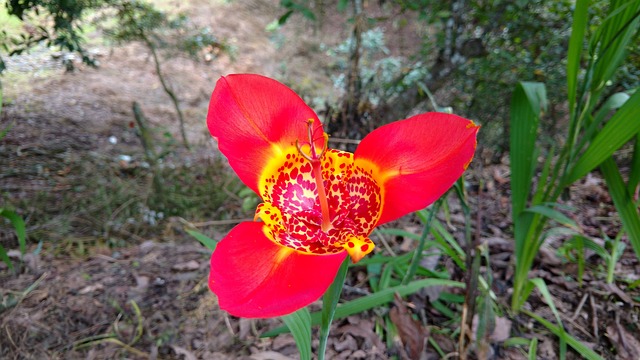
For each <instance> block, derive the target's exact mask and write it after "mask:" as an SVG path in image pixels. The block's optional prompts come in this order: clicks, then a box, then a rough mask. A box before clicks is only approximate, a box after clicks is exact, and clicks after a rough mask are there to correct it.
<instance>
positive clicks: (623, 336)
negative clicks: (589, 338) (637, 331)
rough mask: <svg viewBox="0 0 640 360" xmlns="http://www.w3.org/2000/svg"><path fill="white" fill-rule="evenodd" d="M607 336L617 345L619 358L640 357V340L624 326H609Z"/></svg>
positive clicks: (636, 359) (631, 359)
mask: <svg viewBox="0 0 640 360" xmlns="http://www.w3.org/2000/svg"><path fill="white" fill-rule="evenodd" d="M607 337H608V338H609V339H610V340H611V342H612V343H613V345H614V346H615V348H616V352H617V353H618V357H617V358H618V359H619V360H638V359H640V341H639V340H638V339H636V338H635V337H634V335H632V334H630V333H629V332H628V331H627V330H626V329H625V328H624V327H623V326H614V325H609V326H607Z"/></svg>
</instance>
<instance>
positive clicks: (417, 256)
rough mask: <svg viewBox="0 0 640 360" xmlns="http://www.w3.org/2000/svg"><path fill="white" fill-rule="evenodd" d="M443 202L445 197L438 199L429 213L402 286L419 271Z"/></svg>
mask: <svg viewBox="0 0 640 360" xmlns="http://www.w3.org/2000/svg"><path fill="white" fill-rule="evenodd" d="M443 200H444V196H442V197H441V198H440V199H438V201H436V202H435V204H433V207H432V208H431V211H430V212H429V217H428V218H427V221H426V222H425V224H424V229H422V234H421V235H420V239H419V240H418V246H417V247H416V250H415V251H414V252H413V258H412V259H411V263H410V264H409V270H407V273H406V274H405V275H404V278H403V279H402V285H407V284H408V283H409V281H411V279H413V277H414V276H415V274H416V272H417V271H418V266H419V265H420V260H422V251H423V250H424V244H425V242H426V241H427V236H428V235H429V233H430V232H431V224H432V223H433V219H434V218H435V215H436V214H437V213H438V210H439V209H440V205H442V202H443Z"/></svg>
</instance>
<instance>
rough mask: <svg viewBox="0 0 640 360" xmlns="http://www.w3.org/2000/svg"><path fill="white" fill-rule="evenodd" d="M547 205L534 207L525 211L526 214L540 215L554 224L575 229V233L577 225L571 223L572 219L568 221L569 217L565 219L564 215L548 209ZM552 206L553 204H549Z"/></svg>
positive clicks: (573, 222) (550, 208)
mask: <svg viewBox="0 0 640 360" xmlns="http://www.w3.org/2000/svg"><path fill="white" fill-rule="evenodd" d="M548 205H549V204H540V205H536V206H532V207H530V208H527V209H525V211H526V212H530V213H534V214H540V215H542V216H546V217H548V218H549V219H552V220H555V221H556V222H558V223H560V224H562V225H564V226H566V227H569V228H571V229H575V230H576V231H577V230H578V224H576V222H575V221H573V220H572V219H570V218H569V217H567V216H566V215H565V214H563V213H561V212H560V211H558V210H556V209H554V208H552V207H549V206H548ZM550 205H553V204H550Z"/></svg>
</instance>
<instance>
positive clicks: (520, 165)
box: [509, 82, 547, 219]
mask: <svg viewBox="0 0 640 360" xmlns="http://www.w3.org/2000/svg"><path fill="white" fill-rule="evenodd" d="M546 107H547V95H546V89H545V87H544V84H542V83H536V82H520V83H518V85H516V89H515V91H514V92H513V96H512V97H511V136H510V152H509V154H510V160H511V162H510V163H511V192H512V197H511V202H512V213H513V214H514V215H513V218H514V219H516V218H517V217H518V215H519V214H520V212H521V211H523V210H524V208H525V205H526V201H527V197H528V196H529V191H530V190H531V181H532V178H533V169H534V165H535V158H534V151H535V145H536V139H537V132H538V124H539V122H540V114H541V112H543V111H544V110H545V109H546Z"/></svg>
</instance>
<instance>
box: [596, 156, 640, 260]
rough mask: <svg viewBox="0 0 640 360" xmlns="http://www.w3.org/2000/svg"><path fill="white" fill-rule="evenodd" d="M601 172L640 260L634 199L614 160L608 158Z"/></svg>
mask: <svg viewBox="0 0 640 360" xmlns="http://www.w3.org/2000/svg"><path fill="white" fill-rule="evenodd" d="M600 170H601V171H602V175H603V176H604V179H605V181H606V182H607V187H609V193H610V194H611V198H612V199H613V204H614V205H615V207H616V210H618V214H620V219H621V220H622V225H623V226H624V229H625V230H626V231H627V234H628V235H629V241H630V242H631V246H632V247H633V250H634V251H635V252H636V255H637V256H638V258H640V215H639V214H638V208H637V207H636V205H635V203H634V201H633V197H632V196H631V195H630V194H629V192H628V191H627V187H626V186H625V184H624V180H622V176H621V175H620V171H619V170H618V166H616V163H615V161H614V160H613V158H608V159H607V160H605V161H603V162H602V165H600Z"/></svg>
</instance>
